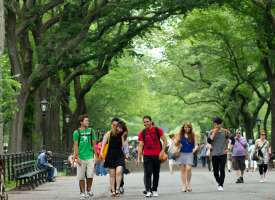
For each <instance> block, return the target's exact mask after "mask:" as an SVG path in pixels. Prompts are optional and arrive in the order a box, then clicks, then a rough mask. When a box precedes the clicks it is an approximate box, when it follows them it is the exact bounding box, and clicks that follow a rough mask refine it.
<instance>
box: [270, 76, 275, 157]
mask: <svg viewBox="0 0 275 200" xmlns="http://www.w3.org/2000/svg"><path fill="white" fill-rule="evenodd" d="M270 83H272V84H271V85H270V89H271V90H270V92H271V94H270V97H271V98H270V101H271V149H272V151H273V152H275V79H274V78H273V80H272V81H270Z"/></svg>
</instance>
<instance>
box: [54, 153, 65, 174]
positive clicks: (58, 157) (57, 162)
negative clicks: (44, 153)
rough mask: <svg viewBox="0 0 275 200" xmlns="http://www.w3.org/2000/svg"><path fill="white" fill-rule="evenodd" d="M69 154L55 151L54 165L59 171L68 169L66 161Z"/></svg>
mask: <svg viewBox="0 0 275 200" xmlns="http://www.w3.org/2000/svg"><path fill="white" fill-rule="evenodd" d="M68 156H69V155H67V154H61V153H53V166H54V167H55V168H56V169H57V171H65V170H66V163H64V161H65V160H67V159H68Z"/></svg>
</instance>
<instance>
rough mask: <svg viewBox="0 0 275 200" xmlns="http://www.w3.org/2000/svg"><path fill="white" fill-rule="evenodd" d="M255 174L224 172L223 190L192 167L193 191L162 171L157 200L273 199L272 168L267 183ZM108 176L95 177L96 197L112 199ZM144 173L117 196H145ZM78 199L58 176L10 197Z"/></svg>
mask: <svg viewBox="0 0 275 200" xmlns="http://www.w3.org/2000/svg"><path fill="white" fill-rule="evenodd" d="M258 179H259V175H258V173H253V172H249V173H246V174H245V184H235V183H234V182H235V174H234V173H230V174H227V175H226V180H225V187H224V189H225V190H224V191H223V192H218V191H217V190H216V184H215V181H214V179H213V176H212V173H210V172H208V171H206V169H194V171H193V177H192V187H193V192H191V193H183V192H181V185H180V174H179V172H175V173H174V174H172V175H171V174H169V173H168V172H161V176H160V185H159V194H160V196H159V197H158V198H157V199H159V200H164V199H165V200H167V199H169V200H174V199H175V200H178V199H184V198H187V199H188V200H238V199H241V200H260V199H261V200H275V171H272V172H270V173H269V179H268V181H267V182H266V183H259V182H258ZM108 180H109V179H108V177H95V182H94V193H95V198H94V199H95V200H97V199H98V200H101V199H111V197H110V196H109V192H108ZM142 180H143V174H142V173H140V172H137V173H132V174H130V175H127V176H126V178H125V182H126V186H125V194H124V195H123V196H121V197H120V198H116V199H123V200H124V199H125V200H126V199H137V200H140V199H144V197H143V195H142V191H143V181H142ZM19 199H20V200H78V199H79V193H78V185H77V181H76V179H75V177H58V178H57V181H56V182H54V183H46V184H43V185H41V186H39V187H37V188H36V189H35V190H32V191H11V192H10V193H9V200H19Z"/></svg>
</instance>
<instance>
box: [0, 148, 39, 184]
mask: <svg viewBox="0 0 275 200" xmlns="http://www.w3.org/2000/svg"><path fill="white" fill-rule="evenodd" d="M0 160H1V161H2V162H3V163H4V177H5V181H6V180H8V181H11V180H14V172H13V168H12V166H13V165H14V164H18V163H21V162H25V161H29V160H35V158H34V153H33V152H31V151H27V152H21V153H12V154H2V155H0Z"/></svg>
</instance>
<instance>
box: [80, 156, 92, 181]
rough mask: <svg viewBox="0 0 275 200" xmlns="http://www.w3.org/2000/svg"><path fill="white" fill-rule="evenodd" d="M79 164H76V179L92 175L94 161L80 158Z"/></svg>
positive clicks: (83, 178)
mask: <svg viewBox="0 0 275 200" xmlns="http://www.w3.org/2000/svg"><path fill="white" fill-rule="evenodd" d="M80 162H81V166H79V165H77V179H78V180H85V179H86V177H87V178H93V177H94V168H95V162H94V160H93V159H90V160H80Z"/></svg>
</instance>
